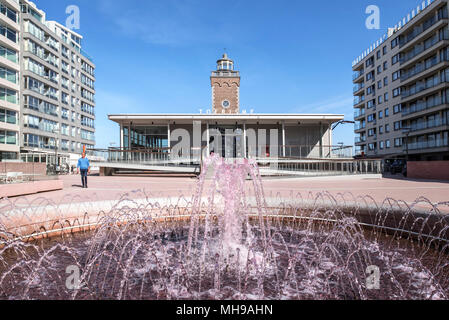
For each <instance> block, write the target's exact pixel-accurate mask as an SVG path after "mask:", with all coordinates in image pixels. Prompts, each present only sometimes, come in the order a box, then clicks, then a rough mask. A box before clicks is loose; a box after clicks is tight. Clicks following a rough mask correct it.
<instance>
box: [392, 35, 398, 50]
mask: <svg viewBox="0 0 449 320" xmlns="http://www.w3.org/2000/svg"><path fill="white" fill-rule="evenodd" d="M398 44H399V39H398V37H396V38H394V39H393V40H391V49H394V48H395V47H397V45H398Z"/></svg>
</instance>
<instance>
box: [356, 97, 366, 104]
mask: <svg viewBox="0 0 449 320" xmlns="http://www.w3.org/2000/svg"><path fill="white" fill-rule="evenodd" d="M363 101H365V96H361V97H355V98H354V105H358V104H359V103H362V102H363Z"/></svg>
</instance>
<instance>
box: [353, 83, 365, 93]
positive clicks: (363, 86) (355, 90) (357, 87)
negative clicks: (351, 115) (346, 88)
mask: <svg viewBox="0 0 449 320" xmlns="http://www.w3.org/2000/svg"><path fill="white" fill-rule="evenodd" d="M363 88H365V82H362V83H360V84H357V85H355V86H354V90H353V92H354V93H355V92H357V91H359V90H361V89H363Z"/></svg>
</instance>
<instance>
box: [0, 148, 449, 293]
mask: <svg viewBox="0 0 449 320" xmlns="http://www.w3.org/2000/svg"><path fill="white" fill-rule="evenodd" d="M196 188H197V190H195V191H194V193H193V194H194V195H193V196H192V198H191V199H186V198H183V197H180V198H179V199H176V200H173V199H162V198H159V199H155V198H154V197H151V196H148V195H146V196H145V197H142V199H141V200H130V199H127V198H126V197H124V198H123V199H120V200H118V201H116V202H114V203H96V204H92V203H91V204H89V205H87V204H80V205H79V206H78V207H77V206H76V205H74V204H68V205H60V206H56V205H50V204H49V203H46V204H45V205H36V204H35V203H33V204H28V205H23V204H22V205H20V206H19V205H17V204H16V203H12V202H11V201H9V200H4V201H3V203H2V204H1V205H2V206H0V239H1V244H0V299H447V298H448V297H449V260H448V248H449V246H448V239H449V219H448V216H446V215H444V214H443V213H442V211H445V210H447V207H448V206H447V204H439V205H434V204H431V203H430V202H428V201H426V200H425V199H418V200H417V202H416V203H415V204H413V205H411V206H409V205H406V204H405V203H403V202H400V201H393V200H392V199H387V200H386V201H385V202H384V203H382V204H380V205H379V204H376V203H375V202H374V201H372V200H370V199H369V197H366V198H363V199H362V198H359V199H357V198H353V199H352V200H351V199H349V200H348V199H347V197H346V198H345V197H343V196H342V195H340V196H336V197H333V196H331V195H330V194H327V193H320V194H318V195H315V196H314V197H313V198H310V197H309V198H307V199H306V198H303V197H301V195H299V194H295V193H292V194H291V196H290V197H288V198H285V197H280V196H276V195H266V194H265V192H264V189H263V184H262V181H261V178H260V176H259V172H258V168H257V165H256V164H255V163H253V162H250V161H247V160H243V161H240V162H235V161H234V162H232V163H228V162H226V161H225V160H224V159H221V158H219V157H218V156H213V157H211V158H209V159H207V160H205V163H204V166H203V170H202V174H201V176H200V178H199V181H198V184H197V186H196ZM84 205H85V207H83V206H84ZM80 206H81V207H80ZM443 209H444V210H443ZM446 212H447V211H446Z"/></svg>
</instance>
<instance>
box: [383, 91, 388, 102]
mask: <svg viewBox="0 0 449 320" xmlns="http://www.w3.org/2000/svg"><path fill="white" fill-rule="evenodd" d="M384 101H385V102H387V101H388V92H387V93H385V94H384Z"/></svg>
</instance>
